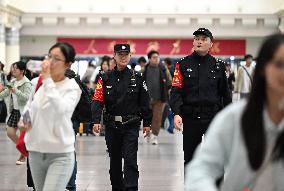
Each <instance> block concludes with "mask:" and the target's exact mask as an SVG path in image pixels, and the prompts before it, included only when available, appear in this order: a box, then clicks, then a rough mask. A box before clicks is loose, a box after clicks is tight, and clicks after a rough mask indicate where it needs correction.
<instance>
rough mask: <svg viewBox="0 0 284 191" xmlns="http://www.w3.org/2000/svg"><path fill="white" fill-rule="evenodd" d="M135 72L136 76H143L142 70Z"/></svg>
mask: <svg viewBox="0 0 284 191" xmlns="http://www.w3.org/2000/svg"><path fill="white" fill-rule="evenodd" d="M134 74H135V76H137V77H139V78H140V77H142V73H141V72H138V71H135V72H134Z"/></svg>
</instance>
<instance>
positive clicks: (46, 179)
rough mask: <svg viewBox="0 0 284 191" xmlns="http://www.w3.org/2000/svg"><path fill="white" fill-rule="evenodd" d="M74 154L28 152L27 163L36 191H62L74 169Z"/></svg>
mask: <svg viewBox="0 0 284 191" xmlns="http://www.w3.org/2000/svg"><path fill="white" fill-rule="evenodd" d="M74 161H75V159H74V152H70V153H40V152H33V151H31V152H29V162H30V167H31V172H32V177H33V180H34V185H35V189H36V190H37V191H50V190H64V189H65V187H66V185H67V183H68V181H69V179H70V177H71V174H72V171H73V168H74Z"/></svg>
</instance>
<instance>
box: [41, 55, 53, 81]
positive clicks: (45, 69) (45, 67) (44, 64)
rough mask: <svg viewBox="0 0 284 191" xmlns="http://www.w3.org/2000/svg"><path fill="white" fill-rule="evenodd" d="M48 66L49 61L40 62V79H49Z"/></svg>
mask: <svg viewBox="0 0 284 191" xmlns="http://www.w3.org/2000/svg"><path fill="white" fill-rule="evenodd" d="M50 65H51V62H50V61H49V60H44V61H43V62H42V70H41V75H42V79H47V78H49V77H50Z"/></svg>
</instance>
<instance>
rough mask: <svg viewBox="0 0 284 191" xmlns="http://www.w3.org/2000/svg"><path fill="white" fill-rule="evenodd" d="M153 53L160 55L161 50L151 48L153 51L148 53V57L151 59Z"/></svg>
mask: <svg viewBox="0 0 284 191" xmlns="http://www.w3.org/2000/svg"><path fill="white" fill-rule="evenodd" d="M153 54H158V55H159V52H158V51H156V50H151V51H150V52H148V54H147V57H148V59H151V58H152V56H153Z"/></svg>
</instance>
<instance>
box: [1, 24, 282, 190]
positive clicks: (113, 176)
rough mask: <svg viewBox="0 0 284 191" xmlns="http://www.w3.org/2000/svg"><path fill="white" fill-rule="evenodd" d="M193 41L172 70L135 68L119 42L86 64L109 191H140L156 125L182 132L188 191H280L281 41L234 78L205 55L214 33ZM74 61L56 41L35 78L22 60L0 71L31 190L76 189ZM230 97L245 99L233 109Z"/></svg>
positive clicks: (68, 48)
mask: <svg viewBox="0 0 284 191" xmlns="http://www.w3.org/2000/svg"><path fill="white" fill-rule="evenodd" d="M193 36H194V40H193V52H191V53H190V54H189V55H188V56H186V57H184V58H182V59H181V60H180V61H178V62H177V63H173V62H172V59H171V58H165V59H164V60H161V58H160V54H159V52H158V51H156V50H151V51H150V52H148V54H147V60H148V61H147V60H146V59H145V57H140V58H139V59H138V62H137V64H136V66H139V67H135V65H134V64H132V63H130V58H131V47H130V45H129V44H116V45H114V54H113V57H109V56H103V57H102V59H101V63H100V65H99V66H93V65H92V63H91V62H90V63H89V67H88V69H87V71H86V73H85V75H84V76H82V77H81V82H82V83H83V84H85V85H86V88H87V90H88V92H87V94H88V95H90V96H91V97H92V101H91V103H90V104H91V107H92V113H91V114H92V119H91V121H90V122H89V123H88V124H87V125H88V127H89V129H90V130H89V131H90V132H92V133H93V134H99V135H101V136H105V140H106V145H107V151H108V152H109V157H110V171H109V173H110V181H111V185H112V190H113V191H124V190H125V191H137V190H138V178H139V170H138V165H137V150H138V137H139V129H140V128H141V126H142V129H143V133H144V136H145V141H146V142H149V143H151V144H152V145H158V144H159V141H158V136H159V132H160V128H161V127H164V128H165V129H166V130H167V131H168V132H169V133H171V134H174V133H175V131H174V129H176V130H178V131H182V134H183V151H184V167H185V190H187V191H199V190H200V191H203V190H208V191H217V190H226V191H234V190H242V191H244V190H246V191H254V190H257V191H278V190H279V191H280V190H283V187H284V185H283V181H281V177H282V176H281V175H283V174H284V170H283V167H282V166H283V165H282V163H283V161H282V160H283V153H284V150H283V149H284V146H283V138H284V137H283V135H284V134H283V132H282V131H283V128H284V121H283V120H284V56H283V55H284V35H283V34H275V35H271V36H269V37H267V38H266V39H265V41H264V43H263V44H262V46H261V48H260V51H259V53H258V55H257V57H256V60H255V61H256V65H254V64H252V61H253V56H252V55H249V54H248V55H245V56H244V61H245V64H244V65H239V66H238V70H236V72H234V71H233V70H232V68H231V64H228V63H225V62H224V61H222V60H220V59H217V58H215V57H214V56H212V55H210V53H209V51H210V48H211V47H212V45H213V43H214V37H213V34H212V33H211V32H210V30H208V29H206V28H199V29H198V30H196V31H195V32H194V33H193ZM75 57H76V52H75V49H74V47H73V46H72V45H71V44H68V43H64V42H61V43H56V44H54V45H53V46H52V47H51V48H50V49H49V50H48V55H47V56H46V57H45V59H44V60H43V62H42V66H41V68H42V69H41V71H40V73H39V76H38V75H37V74H35V73H33V72H31V71H28V70H27V69H26V63H25V62H22V61H18V62H15V63H13V64H12V65H11V72H10V74H8V75H6V74H5V73H4V72H3V67H4V64H2V63H1V72H0V110H1V113H2V112H4V110H5V111H6V113H7V118H6V119H5V120H4V121H5V122H6V123H7V128H6V129H7V136H8V137H9V138H10V139H11V140H12V142H13V143H14V144H16V143H17V141H18V135H17V131H20V132H22V131H25V132H26V134H25V138H24V141H25V144H26V149H27V151H28V160H27V158H26V156H24V155H23V154H21V153H20V156H19V159H18V160H17V161H16V164H17V165H21V164H25V163H26V162H28V163H27V164H28V168H29V170H30V172H31V177H30V179H31V180H32V183H31V185H29V186H32V187H34V189H35V190H37V191H50V190H60V191H63V190H65V189H67V190H69V191H74V190H76V183H75V182H76V173H77V163H76V152H75V140H76V134H77V132H78V126H79V123H80V122H82V121H78V119H77V120H74V111H75V110H76V109H77V107H78V105H79V104H82V99H83V98H82V96H83V93H85V92H84V89H82V86H81V85H80V84H78V81H76V79H75V78H74V77H70V67H71V64H72V63H73V62H74V61H75ZM131 65H132V67H131ZM128 66H130V67H128ZM67 73H69V75H68V74H67ZM235 74H236V75H235ZM74 75H75V74H74ZM32 78H33V79H32ZM233 93H239V94H240V98H241V101H238V102H236V103H233V104H231V102H232V97H233ZM228 105H229V106H228ZM4 108H6V109H4ZM0 116H1V115H0ZM58 116H60V117H58ZM166 119H167V121H168V123H165V121H166ZM141 121H142V123H141ZM201 142H202V144H200V143H201ZM240 159H241V160H240Z"/></svg>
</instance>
